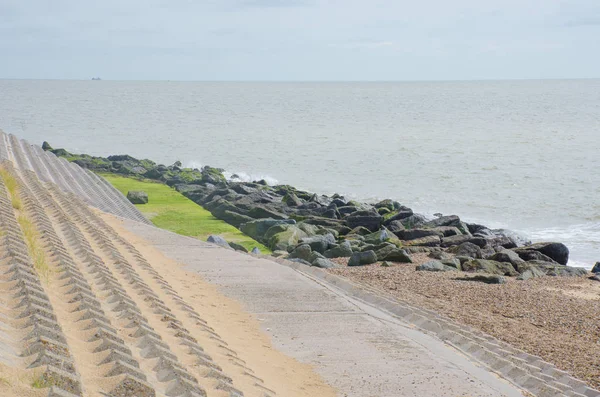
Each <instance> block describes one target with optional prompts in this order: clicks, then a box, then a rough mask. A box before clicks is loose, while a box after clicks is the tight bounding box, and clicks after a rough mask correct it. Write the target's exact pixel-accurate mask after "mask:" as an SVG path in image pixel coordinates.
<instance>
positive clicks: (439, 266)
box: [415, 260, 456, 272]
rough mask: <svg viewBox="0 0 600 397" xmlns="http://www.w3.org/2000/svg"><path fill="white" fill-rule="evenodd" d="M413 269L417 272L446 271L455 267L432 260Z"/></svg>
mask: <svg viewBox="0 0 600 397" xmlns="http://www.w3.org/2000/svg"><path fill="white" fill-rule="evenodd" d="M415 270H416V271H418V272H424V271H425V272H448V271H453V270H456V269H455V268H453V267H450V266H446V265H444V264H443V263H442V262H440V261H436V260H433V261H429V262H425V263H423V264H421V265H419V266H417V267H416V268H415Z"/></svg>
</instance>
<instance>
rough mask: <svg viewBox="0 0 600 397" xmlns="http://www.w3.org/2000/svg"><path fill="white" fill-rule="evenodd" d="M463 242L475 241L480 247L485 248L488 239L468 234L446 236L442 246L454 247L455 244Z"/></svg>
mask: <svg viewBox="0 0 600 397" xmlns="http://www.w3.org/2000/svg"><path fill="white" fill-rule="evenodd" d="M462 243H473V244H475V245H476V246H478V247H479V248H483V247H485V245H486V244H487V240H486V239H485V238H483V237H473V236H468V235H466V234H461V235H456V236H450V237H444V238H443V239H442V247H452V246H454V245H461V244H462Z"/></svg>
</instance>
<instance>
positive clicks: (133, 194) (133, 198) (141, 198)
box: [127, 190, 148, 204]
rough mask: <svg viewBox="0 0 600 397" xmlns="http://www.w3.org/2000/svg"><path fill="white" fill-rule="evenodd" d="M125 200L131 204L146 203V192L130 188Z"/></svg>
mask: <svg viewBox="0 0 600 397" xmlns="http://www.w3.org/2000/svg"><path fill="white" fill-rule="evenodd" d="M127 200H129V201H130V202H131V203H132V204H148V193H146V192H142V191H133V190H131V191H129V192H127Z"/></svg>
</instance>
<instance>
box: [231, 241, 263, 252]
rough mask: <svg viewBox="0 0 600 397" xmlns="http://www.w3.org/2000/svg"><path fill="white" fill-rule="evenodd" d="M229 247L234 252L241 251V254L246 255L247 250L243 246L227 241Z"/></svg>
mask: <svg viewBox="0 0 600 397" xmlns="http://www.w3.org/2000/svg"><path fill="white" fill-rule="evenodd" d="M229 246H230V247H231V248H233V249H234V250H236V251H241V252H245V253H248V249H247V248H246V247H244V246H243V245H241V244H238V243H234V242H233V241H229ZM254 248H256V247H254ZM257 249H258V248H257Z"/></svg>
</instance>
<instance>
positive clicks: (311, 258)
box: [308, 251, 325, 263]
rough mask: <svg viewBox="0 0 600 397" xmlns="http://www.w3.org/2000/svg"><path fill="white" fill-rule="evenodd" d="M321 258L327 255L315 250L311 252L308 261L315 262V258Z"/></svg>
mask: <svg viewBox="0 0 600 397" xmlns="http://www.w3.org/2000/svg"><path fill="white" fill-rule="evenodd" d="M320 258H322V259H325V257H324V256H323V255H321V254H320V253H318V252H316V251H313V252H311V253H310V255H309V257H308V261H309V262H310V263H313V262H314V261H315V260H317V259H320Z"/></svg>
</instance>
